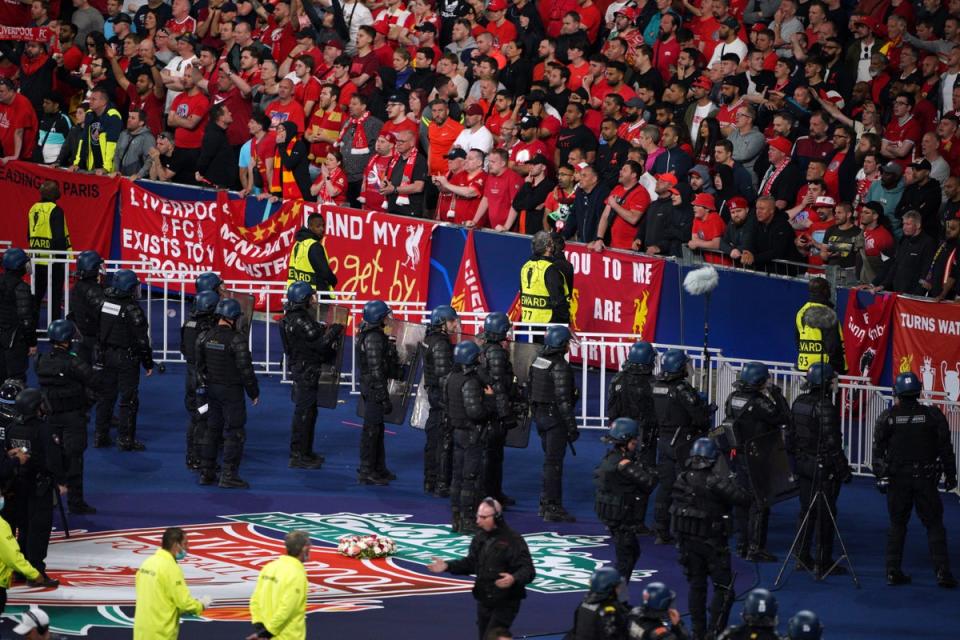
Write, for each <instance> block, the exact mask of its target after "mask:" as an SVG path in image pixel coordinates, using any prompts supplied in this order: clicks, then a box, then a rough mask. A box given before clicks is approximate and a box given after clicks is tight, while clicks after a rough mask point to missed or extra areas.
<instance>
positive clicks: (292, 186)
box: [271, 136, 303, 200]
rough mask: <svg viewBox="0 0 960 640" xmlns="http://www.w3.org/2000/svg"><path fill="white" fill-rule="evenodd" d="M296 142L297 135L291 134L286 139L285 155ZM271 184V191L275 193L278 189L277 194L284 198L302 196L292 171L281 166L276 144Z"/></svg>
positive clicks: (278, 146)
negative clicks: (291, 136)
mask: <svg viewBox="0 0 960 640" xmlns="http://www.w3.org/2000/svg"><path fill="white" fill-rule="evenodd" d="M296 143H297V136H293V138H291V139H290V140H288V141H287V156H289V155H290V152H291V151H293V145H295V144H296ZM271 186H272V187H273V193H274V194H275V195H276V194H277V191H278V190H279V195H280V197H282V198H283V199H284V200H288V199H292V200H299V199H301V198H303V194H302V193H300V185H298V184H297V180H296V178H294V177H293V172H292V171H290V170H288V169H287V168H286V167H284V166H283V160H282V159H281V158H280V145H277V149H276V151H274V152H273V183H272V185H271Z"/></svg>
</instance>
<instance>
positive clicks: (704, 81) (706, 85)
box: [693, 76, 713, 91]
mask: <svg viewBox="0 0 960 640" xmlns="http://www.w3.org/2000/svg"><path fill="white" fill-rule="evenodd" d="M693 86H695V87H700V88H701V89H706V90H707V91H710V89H712V88H713V83H712V82H710V78H708V77H707V76H700V77H699V78H697V79H696V80H695V81H694V83H693Z"/></svg>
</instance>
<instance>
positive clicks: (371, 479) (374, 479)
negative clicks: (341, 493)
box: [357, 469, 390, 487]
mask: <svg viewBox="0 0 960 640" xmlns="http://www.w3.org/2000/svg"><path fill="white" fill-rule="evenodd" d="M357 482H359V483H360V484H372V485H376V486H378V487H385V486H387V485H388V484H390V481H389V480H388V479H387V478H385V477H383V476H380V475H377V474H376V473H374V472H372V471H363V470H362V469H361V470H360V471H359V472H357Z"/></svg>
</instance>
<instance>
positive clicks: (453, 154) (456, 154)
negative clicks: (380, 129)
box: [390, 134, 467, 160]
mask: <svg viewBox="0 0 960 640" xmlns="http://www.w3.org/2000/svg"><path fill="white" fill-rule="evenodd" d="M390 135H393V134H390ZM466 157H467V152H466V151H464V150H463V149H461V148H460V147H454V148H452V149H450V151H449V153H447V159H448V160H456V159H457V158H461V159H462V158H466Z"/></svg>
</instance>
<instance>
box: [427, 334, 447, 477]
mask: <svg viewBox="0 0 960 640" xmlns="http://www.w3.org/2000/svg"><path fill="white" fill-rule="evenodd" d="M423 346H424V350H423V384H424V386H425V387H426V389H427V401H428V402H429V403H430V412H429V413H428V414H427V423H426V425H425V427H424V431H426V436H427V441H426V444H424V447H423V489H424V491H426V492H427V493H433V492H437V493H438V494H446V493H447V492H449V491H450V482H451V480H452V472H453V469H452V466H451V465H452V464H453V427H452V426H451V425H449V424H448V422H449V421H448V420H446V419H445V416H444V412H443V406H442V405H443V387H442V384H443V380H444V378H445V377H447V375H449V374H450V372H451V371H452V370H453V345H451V344H450V336H449V335H448V334H447V331H446V329H445V328H444V327H442V326H433V325H431V326H429V327H427V335H426V337H425V338H424V339H423Z"/></svg>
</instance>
